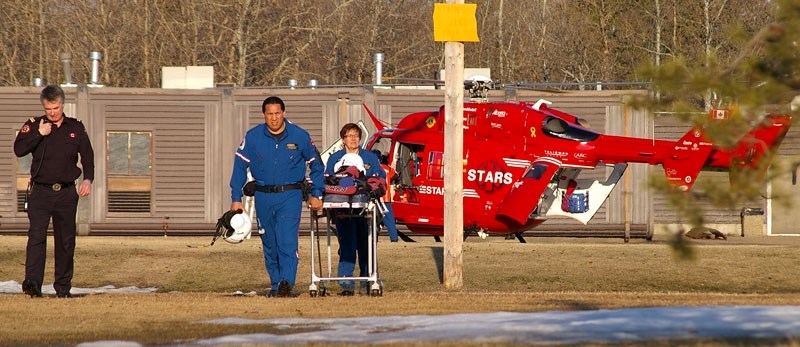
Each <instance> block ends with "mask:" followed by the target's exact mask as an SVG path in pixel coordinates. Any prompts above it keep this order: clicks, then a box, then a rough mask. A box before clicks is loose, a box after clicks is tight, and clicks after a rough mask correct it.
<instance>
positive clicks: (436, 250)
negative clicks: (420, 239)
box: [431, 246, 444, 284]
mask: <svg viewBox="0 0 800 347" xmlns="http://www.w3.org/2000/svg"><path fill="white" fill-rule="evenodd" d="M431 256H432V257H433V261H434V263H435V264H436V272H437V273H438V274H439V284H442V283H444V246H442V247H431Z"/></svg>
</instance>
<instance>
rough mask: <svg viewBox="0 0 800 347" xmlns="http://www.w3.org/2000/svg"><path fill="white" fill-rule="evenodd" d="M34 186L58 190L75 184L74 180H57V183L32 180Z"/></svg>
mask: <svg viewBox="0 0 800 347" xmlns="http://www.w3.org/2000/svg"><path fill="white" fill-rule="evenodd" d="M33 185H35V186H42V187H47V188H50V189H52V190H53V191H56V192H57V191H59V190H61V189H62V188H67V187H72V186H74V185H75V181H72V182H59V183H42V182H33Z"/></svg>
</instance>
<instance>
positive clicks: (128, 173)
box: [106, 131, 153, 213]
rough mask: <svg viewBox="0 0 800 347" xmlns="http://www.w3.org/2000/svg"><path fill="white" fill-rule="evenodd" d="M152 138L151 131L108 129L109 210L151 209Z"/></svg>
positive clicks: (141, 211) (147, 211) (115, 211)
mask: <svg viewBox="0 0 800 347" xmlns="http://www.w3.org/2000/svg"><path fill="white" fill-rule="evenodd" d="M152 139H153V134H152V132H150V131H109V132H107V133H106V148H107V153H108V157H107V158H106V159H107V163H106V168H107V170H106V172H107V173H106V175H107V177H106V179H107V182H108V212H109V213H150V211H151V201H152V186H153V184H152V175H151V172H152Z"/></svg>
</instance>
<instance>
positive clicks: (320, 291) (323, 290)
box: [319, 287, 328, 296]
mask: <svg viewBox="0 0 800 347" xmlns="http://www.w3.org/2000/svg"><path fill="white" fill-rule="evenodd" d="M326 295H328V288H326V287H322V288H321V289H320V290H319V296H326Z"/></svg>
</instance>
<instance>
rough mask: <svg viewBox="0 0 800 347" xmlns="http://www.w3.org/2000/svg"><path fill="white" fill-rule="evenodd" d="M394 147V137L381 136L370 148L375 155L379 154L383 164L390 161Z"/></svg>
mask: <svg viewBox="0 0 800 347" xmlns="http://www.w3.org/2000/svg"><path fill="white" fill-rule="evenodd" d="M391 147H392V139H390V138H386V137H381V138H378V139H377V140H375V143H373V144H372V147H371V148H370V149H371V150H372V152H373V153H375V155H377V156H378V159H379V160H380V161H381V164H388V163H389V151H390V150H391Z"/></svg>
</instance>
